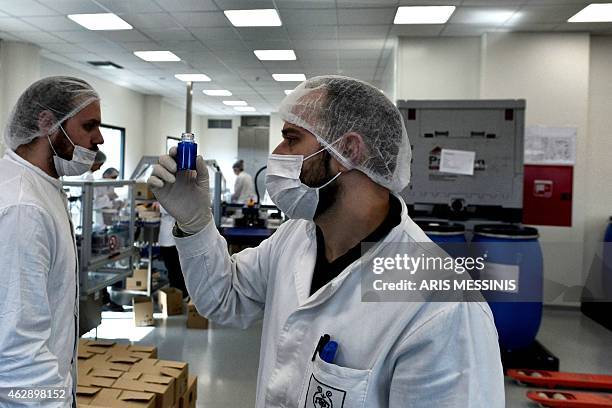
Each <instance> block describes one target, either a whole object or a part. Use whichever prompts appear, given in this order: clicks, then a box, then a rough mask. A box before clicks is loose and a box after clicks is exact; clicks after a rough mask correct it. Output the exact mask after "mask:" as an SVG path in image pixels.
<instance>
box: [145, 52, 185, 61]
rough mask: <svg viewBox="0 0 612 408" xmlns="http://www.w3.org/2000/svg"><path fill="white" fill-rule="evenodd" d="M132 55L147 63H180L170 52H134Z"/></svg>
mask: <svg viewBox="0 0 612 408" xmlns="http://www.w3.org/2000/svg"><path fill="white" fill-rule="evenodd" d="M134 55H135V56H137V57H138V58H141V59H143V60H145V61H149V62H167V61H180V60H181V59H180V58H179V57H177V56H176V55H174V53H172V52H170V51H134Z"/></svg>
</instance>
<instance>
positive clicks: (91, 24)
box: [68, 13, 132, 31]
mask: <svg viewBox="0 0 612 408" xmlns="http://www.w3.org/2000/svg"><path fill="white" fill-rule="evenodd" d="M68 18H69V19H71V20H72V21H74V22H75V23H77V24H79V25H81V26H83V27H85V28H86V29H88V30H96V31H97V30H131V29H132V26H131V25H129V24H128V23H127V22H125V21H124V20H122V19H121V18H120V17H119V16H118V15H116V14H113V13H95V14H68Z"/></svg>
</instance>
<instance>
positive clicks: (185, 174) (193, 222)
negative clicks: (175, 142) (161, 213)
mask: <svg viewBox="0 0 612 408" xmlns="http://www.w3.org/2000/svg"><path fill="white" fill-rule="evenodd" d="M174 157H176V147H173V148H171V149H170V152H169V155H163V156H160V157H159V164H156V165H155V166H154V167H153V173H152V174H151V177H149V180H147V183H148V184H149V186H151V190H152V191H153V194H155V197H156V198H157V200H158V201H159V203H160V204H161V206H162V207H164V208H165V209H166V211H168V213H169V214H170V215H172V216H173V217H174V218H175V219H176V223H177V224H178V226H179V228H180V229H181V230H183V231H184V232H187V233H189V234H195V233H197V232H199V231H201V230H202V229H204V227H205V226H206V225H207V224H208V223H209V222H210V220H211V219H212V213H211V211H210V192H209V186H208V169H207V168H206V163H204V159H203V158H202V156H198V157H197V159H196V169H197V170H196V172H194V171H181V172H178V173H177V171H176V169H177V166H176V161H175V160H174Z"/></svg>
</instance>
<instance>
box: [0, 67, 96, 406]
mask: <svg viewBox="0 0 612 408" xmlns="http://www.w3.org/2000/svg"><path fill="white" fill-rule="evenodd" d="M99 126H100V98H99V96H98V94H97V93H96V91H94V90H93V88H92V87H91V86H90V85H89V84H88V83H87V82H85V81H83V80H81V79H78V78H71V77H49V78H44V79H41V80H39V81H37V82H35V83H34V84H32V85H31V86H30V87H29V88H28V89H26V90H25V92H24V93H23V94H22V95H21V96H20V97H19V100H18V101H17V104H16V105H15V107H14V108H13V111H12V113H11V116H10V118H9V120H8V124H7V128H6V131H5V136H4V141H5V143H6V146H7V147H8V150H7V151H6V154H5V156H4V157H3V158H2V159H1V160H0V191H2V194H0V235H1V236H2V240H0V263H1V267H0V276H1V279H0V390H1V391H0V392H1V393H2V395H0V406H6V404H7V403H8V405H9V406H17V405H21V404H23V403H25V402H21V401H19V400H17V399H13V400H7V399H6V398H7V397H6V395H5V394H6V393H7V392H8V391H9V390H10V389H23V388H30V389H32V388H34V389H40V388H41V387H58V388H60V389H61V390H63V392H64V393H65V395H64V396H65V397H66V398H65V399H64V400H63V401H59V400H56V401H50V400H45V401H44V406H45V407H70V406H76V399H75V395H76V394H75V390H76V363H77V355H76V350H77V337H78V332H79V330H78V322H79V317H78V314H79V310H78V305H79V297H78V269H77V254H76V244H75V240H74V232H73V226H72V223H71V221H70V214H69V212H68V208H67V201H66V195H65V193H64V191H63V190H62V184H61V181H60V180H59V178H60V177H62V176H80V175H82V174H84V173H85V172H87V171H88V170H89V169H90V168H91V166H92V164H93V162H94V158H95V156H96V152H97V151H98V145H100V144H102V143H104V139H103V137H102V134H101V133H100V129H99ZM7 401H8V402H7Z"/></svg>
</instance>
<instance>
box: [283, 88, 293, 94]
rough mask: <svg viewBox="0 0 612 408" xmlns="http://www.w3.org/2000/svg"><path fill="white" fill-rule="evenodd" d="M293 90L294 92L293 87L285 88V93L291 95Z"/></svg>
mask: <svg viewBox="0 0 612 408" xmlns="http://www.w3.org/2000/svg"><path fill="white" fill-rule="evenodd" d="M291 92H293V89H285V95H289V94H290V93H291Z"/></svg>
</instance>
